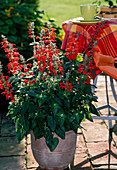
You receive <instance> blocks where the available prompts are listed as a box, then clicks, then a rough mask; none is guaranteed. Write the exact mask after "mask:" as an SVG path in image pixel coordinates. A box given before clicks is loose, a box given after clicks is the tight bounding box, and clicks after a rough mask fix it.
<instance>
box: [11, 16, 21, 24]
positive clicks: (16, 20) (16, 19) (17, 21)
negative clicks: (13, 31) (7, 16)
mask: <svg viewBox="0 0 117 170" xmlns="http://www.w3.org/2000/svg"><path fill="white" fill-rule="evenodd" d="M13 21H14V22H15V23H17V24H20V23H21V21H22V18H21V17H20V16H19V15H17V16H14V17H13Z"/></svg>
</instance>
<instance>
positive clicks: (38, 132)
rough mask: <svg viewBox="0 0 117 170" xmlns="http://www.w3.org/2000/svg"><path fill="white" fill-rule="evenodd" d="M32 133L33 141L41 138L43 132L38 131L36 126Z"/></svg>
mask: <svg viewBox="0 0 117 170" xmlns="http://www.w3.org/2000/svg"><path fill="white" fill-rule="evenodd" d="M32 123H33V122H32ZM33 133H34V136H35V139H40V138H41V137H43V131H42V130H41V129H39V127H38V126H35V128H34V129H33Z"/></svg>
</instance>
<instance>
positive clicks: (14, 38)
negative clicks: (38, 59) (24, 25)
mask: <svg viewBox="0 0 117 170" xmlns="http://www.w3.org/2000/svg"><path fill="white" fill-rule="evenodd" d="M8 40H9V41H11V42H16V41H17V36H12V35H11V36H9V37H8Z"/></svg>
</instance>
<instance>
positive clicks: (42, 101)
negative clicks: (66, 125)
mask: <svg viewBox="0 0 117 170" xmlns="http://www.w3.org/2000/svg"><path fill="white" fill-rule="evenodd" d="M43 103H44V100H42V99H41V98H40V99H39V100H38V105H39V107H40V106H42V105H43Z"/></svg>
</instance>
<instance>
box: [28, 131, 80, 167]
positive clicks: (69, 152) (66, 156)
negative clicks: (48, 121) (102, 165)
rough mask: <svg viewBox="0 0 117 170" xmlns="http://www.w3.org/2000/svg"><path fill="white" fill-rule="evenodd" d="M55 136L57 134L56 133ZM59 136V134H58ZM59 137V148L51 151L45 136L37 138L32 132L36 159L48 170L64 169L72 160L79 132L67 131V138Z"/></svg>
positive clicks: (33, 150) (40, 165)
mask: <svg viewBox="0 0 117 170" xmlns="http://www.w3.org/2000/svg"><path fill="white" fill-rule="evenodd" d="M55 136H57V135H56V134H55ZM57 137H58V136H57ZM58 138H59V144H58V146H57V148H56V149H55V150H54V151H53V152H51V151H50V149H49V148H48V147H47V145H46V142H45V138H44V137H42V138H41V139H37V140H35V137H34V134H33V132H31V148H32V152H33V155H34V158H35V160H36V161H37V162H38V164H39V167H40V168H41V169H46V170H63V169H65V168H67V167H68V166H69V164H70V163H71V162H72V160H73V157H74V153H75V149H76V139H77V134H76V133H74V132H73V131H69V132H66V138H65V140H63V139H61V138H60V137H58Z"/></svg>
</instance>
